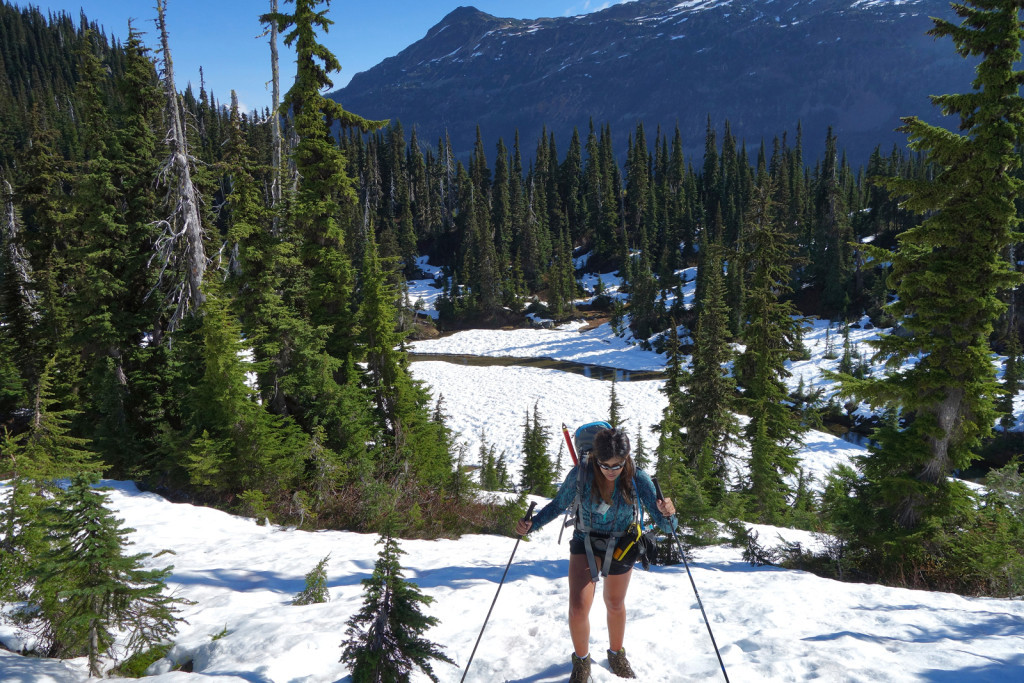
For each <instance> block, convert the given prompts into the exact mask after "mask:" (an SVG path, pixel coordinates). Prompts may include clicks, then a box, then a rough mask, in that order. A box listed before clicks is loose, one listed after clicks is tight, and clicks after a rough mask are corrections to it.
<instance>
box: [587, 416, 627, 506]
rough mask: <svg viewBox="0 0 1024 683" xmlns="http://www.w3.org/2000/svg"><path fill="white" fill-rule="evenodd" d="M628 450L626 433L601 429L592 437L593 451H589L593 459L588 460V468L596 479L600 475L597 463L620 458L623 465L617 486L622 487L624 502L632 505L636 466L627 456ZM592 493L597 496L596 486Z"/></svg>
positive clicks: (612, 429)
mask: <svg viewBox="0 0 1024 683" xmlns="http://www.w3.org/2000/svg"><path fill="white" fill-rule="evenodd" d="M629 450H630V446H629V435H627V434H626V432H624V431H621V430H619V429H616V428H614V427H612V428H611V429H602V430H601V431H599V432H598V433H597V434H595V435H594V450H593V451H591V454H592V455H593V456H594V457H592V458H590V460H591V464H590V467H591V469H592V470H593V476H594V477H595V478H596V477H597V475H599V474H600V473H601V471H600V470H601V468H600V466H599V465H598V463H601V462H607V461H609V460H614V459H616V458H621V459H622V461H623V465H622V474H620V475H619V480H620V484H619V485H620V486H621V487H622V494H623V496H624V497H625V498H626V501H627V502H629V503H632V502H633V498H634V493H633V477H634V476H636V465H634V464H633V458H631V457H630V456H629ZM592 493H593V495H595V496H597V495H598V491H597V487H596V486H595V487H594V490H593V491H592Z"/></svg>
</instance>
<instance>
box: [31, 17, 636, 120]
mask: <svg viewBox="0 0 1024 683" xmlns="http://www.w3.org/2000/svg"><path fill="white" fill-rule="evenodd" d="M623 1H629V0H478V1H476V2H473V1H472V0H378V1H370V2H367V1H365V0H333V1H332V2H331V5H330V11H329V13H328V17H329V18H330V19H332V20H333V21H334V25H333V26H332V27H331V30H330V32H329V33H328V34H327V35H326V37H324V36H321V37H322V39H323V40H324V42H325V43H326V45H327V46H328V48H330V49H331V51H332V52H334V54H335V55H336V56H337V57H338V59H339V61H340V62H341V65H342V71H341V73H339V74H335V75H334V84H335V87H342V86H343V85H345V84H346V83H348V81H349V79H350V78H351V77H352V76H353V75H354V74H356V73H358V72H360V71H366V70H367V69H369V68H370V67H372V66H374V65H375V64H377V63H379V62H380V61H382V60H383V59H385V58H387V57H390V56H392V55H395V54H397V53H398V52H400V51H401V50H402V49H403V48H405V47H406V46H408V45H410V44H411V43H414V42H415V41H417V40H419V39H420V38H422V37H423V36H424V35H425V34H426V32H427V30H428V29H429V28H430V27H431V26H433V25H434V24H436V23H437V22H439V21H440V20H441V19H442V18H443V17H444V16H445V15H446V14H448V13H449V12H451V11H452V10H453V9H455V8H456V7H458V6H460V5H464V4H468V5H473V6H474V7H477V8H478V9H480V10H483V11H484V12H489V13H490V14H494V15H495V16H501V17H515V18H519V19H534V18H537V17H560V16H570V15H575V14H584V13H587V12H593V11H596V10H599V9H603V8H605V7H608V6H609V5H614V4H619V3H620V2H623ZM14 2H15V3H16V4H17V5H19V6H22V7H24V6H26V5H37V6H39V7H40V8H41V9H42V11H43V12H44V13H45V12H47V11H48V10H49V11H54V12H60V11H65V12H67V13H69V14H70V15H71V16H72V17H74V18H75V19H76V20H77V17H78V14H79V10H80V9H81V10H84V11H85V14H86V16H87V17H88V18H89V20H90V21H95V22H97V23H99V24H100V25H102V26H103V27H104V29H105V30H106V33H107V35H108V36H110V35H112V36H116V37H117V38H120V39H122V40H123V39H124V38H125V37H126V36H127V34H128V20H129V19H133V20H134V21H133V24H134V26H135V27H136V28H137V29H138V30H141V31H144V32H146V35H145V36H144V41H145V43H146V44H147V45H148V46H150V47H156V45H157V43H158V40H157V36H156V28H155V24H154V23H153V18H154V17H155V16H156V12H155V10H154V9H153V7H154V6H155V4H156V3H155V2H154V0H14ZM279 5H280V10H281V11H284V12H288V11H290V10H291V9H292V7H294V5H292V4H291V3H286V2H285V0H279ZM269 7H270V3H269V0H167V30H168V32H169V33H170V40H171V55H172V57H173V59H174V71H175V80H176V83H177V85H178V88H179V89H184V88H185V85H186V83H187V82H189V81H191V83H192V84H193V86H194V87H195V88H197V89H198V87H199V68H200V67H202V68H203V75H204V78H205V82H206V86H207V89H208V90H210V91H212V92H213V93H214V94H215V95H216V96H217V98H218V99H219V100H221V101H222V102H224V103H227V102H229V100H230V94H231V90H232V89H234V90H236V91H237V92H238V98H239V101H240V102H241V104H242V106H243V107H244V108H246V109H261V108H263V107H265V106H269V105H270V88H269V86H268V85H266V83H267V81H269V80H270V49H269V47H268V44H267V40H266V39H265V38H258V37H257V36H259V35H260V34H261V33H263V27H262V26H261V25H260V23H259V15H260V14H261V13H263V12H267V11H268V9H269ZM280 48H281V50H282V52H281V87H282V91H283V90H286V89H287V87H288V85H289V84H290V82H291V77H292V76H293V75H294V73H295V69H294V63H293V59H294V58H293V56H292V55H290V54H288V53H287V52H285V50H284V46H283V45H281V46H280Z"/></svg>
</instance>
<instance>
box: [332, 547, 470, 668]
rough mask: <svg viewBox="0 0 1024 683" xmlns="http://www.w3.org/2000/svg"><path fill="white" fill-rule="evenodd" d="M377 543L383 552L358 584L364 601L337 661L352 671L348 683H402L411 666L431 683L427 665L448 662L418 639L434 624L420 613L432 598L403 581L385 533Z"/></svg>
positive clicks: (396, 554)
mask: <svg viewBox="0 0 1024 683" xmlns="http://www.w3.org/2000/svg"><path fill="white" fill-rule="evenodd" d="M377 544H378V545H381V546H383V547H382V548H381V551H380V553H379V554H378V556H377V563H376V564H375V565H374V567H373V575H372V576H371V577H370V578H369V579H363V582H362V583H363V586H364V587H365V592H366V599H365V601H364V603H363V607H362V608H361V609H360V610H359V611H358V612H357V613H356V614H355V615H353V616H352V618H351V619H349V621H348V629H347V630H346V631H345V634H346V636H348V637H347V639H346V640H345V641H344V642H343V643H342V647H344V648H345V649H344V651H343V653H342V656H341V661H342V662H344V663H346V664H348V665H350V666H351V667H352V680H353V682H354V683H403V682H406V681H409V680H410V674H411V673H412V670H413V667H417V668H419V669H420V670H421V671H423V673H425V674H426V675H427V676H429V677H430V680H432V681H434V683H437V680H438V678H437V676H436V675H435V674H434V671H433V668H432V667H431V664H430V662H431V660H438V661H442V662H447V663H449V664H452V663H453V662H452V660H451V659H449V658H448V657H447V656H446V655H445V654H444V653H443V652H442V651H441V648H440V647H438V646H437V645H435V644H434V643H431V642H430V641H429V640H427V639H425V638H423V637H422V635H423V632H424V631H426V630H427V629H429V628H430V627H431V626H434V625H435V624H437V623H438V620H437V618H436V617H428V616H426V615H425V614H423V613H422V612H421V611H420V608H421V607H425V606H427V605H429V604H430V603H432V602H433V601H434V599H433V598H431V597H430V596H428V595H423V594H422V593H420V592H419V587H418V586H417V585H416V584H414V583H410V582H408V581H406V580H405V579H404V578H403V576H402V567H401V565H400V564H399V562H398V559H399V557H401V556H402V555H404V554H405V553H404V552H403V551H402V550H401V549H400V548H399V547H398V541H396V540H395V539H394V537H393V536H391V534H390V533H389V532H385V533H384V535H382V536H381V538H380V540H379V541H377Z"/></svg>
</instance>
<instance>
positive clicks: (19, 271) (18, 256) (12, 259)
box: [0, 180, 39, 320]
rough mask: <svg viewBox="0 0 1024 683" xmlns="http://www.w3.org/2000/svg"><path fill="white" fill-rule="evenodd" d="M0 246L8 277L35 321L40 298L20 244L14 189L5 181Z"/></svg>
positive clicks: (30, 268) (30, 267)
mask: <svg viewBox="0 0 1024 683" xmlns="http://www.w3.org/2000/svg"><path fill="white" fill-rule="evenodd" d="M0 245H3V247H4V251H6V254H5V255H4V256H5V258H4V260H3V263H6V265H7V267H8V268H10V272H9V273H6V277H9V278H12V280H13V281H14V283H15V286H16V288H17V292H18V295H19V299H20V300H21V303H22V305H23V306H24V307H25V308H26V309H27V310H26V312H27V313H28V315H29V317H30V318H32V319H33V320H37V319H38V318H39V312H38V310H37V309H36V301H37V299H38V296H37V295H36V292H35V290H34V289H32V264H31V263H29V261H28V256H27V255H26V254H25V250H24V249H23V248H22V247H21V245H19V244H18V214H17V212H16V211H15V209H14V188H12V187H11V184H10V183H9V182H7V180H4V222H3V232H2V233H0Z"/></svg>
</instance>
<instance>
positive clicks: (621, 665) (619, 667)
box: [608, 648, 636, 678]
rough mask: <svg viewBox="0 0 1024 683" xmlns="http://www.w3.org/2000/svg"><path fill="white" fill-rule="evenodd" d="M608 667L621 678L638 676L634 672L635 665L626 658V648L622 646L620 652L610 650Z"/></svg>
mask: <svg viewBox="0 0 1024 683" xmlns="http://www.w3.org/2000/svg"><path fill="white" fill-rule="evenodd" d="M608 667H609V668H610V669H611V670H612V673H613V674H615V675H616V676H618V677H619V678H636V674H635V673H633V667H631V666H630V665H629V660H628V659H626V648H622V649H621V650H619V651H618V652H613V651H611V650H608Z"/></svg>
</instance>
